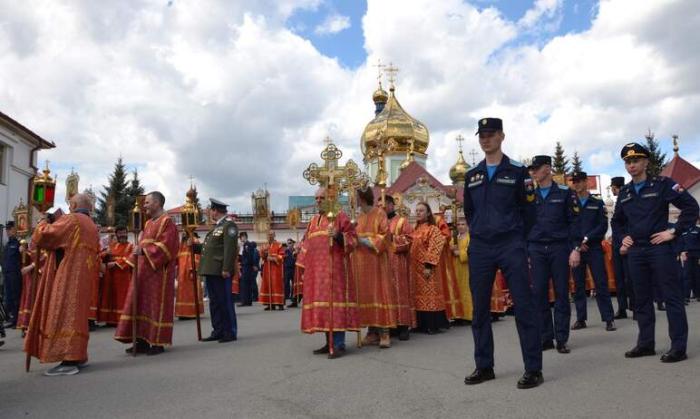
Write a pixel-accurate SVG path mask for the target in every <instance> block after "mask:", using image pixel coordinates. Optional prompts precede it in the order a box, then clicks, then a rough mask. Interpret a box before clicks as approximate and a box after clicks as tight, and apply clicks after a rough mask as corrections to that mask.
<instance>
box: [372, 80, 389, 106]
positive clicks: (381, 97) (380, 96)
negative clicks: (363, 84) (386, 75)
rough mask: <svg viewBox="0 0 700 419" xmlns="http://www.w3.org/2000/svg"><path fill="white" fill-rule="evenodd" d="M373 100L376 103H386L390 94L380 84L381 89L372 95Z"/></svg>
mask: <svg viewBox="0 0 700 419" xmlns="http://www.w3.org/2000/svg"><path fill="white" fill-rule="evenodd" d="M372 100H373V101H374V103H386V101H387V100H389V94H388V93H387V92H386V90H384V89H382V83H381V82H379V87H378V88H377V90H375V91H374V93H373V94H372Z"/></svg>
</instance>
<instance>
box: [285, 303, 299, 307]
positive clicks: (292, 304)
mask: <svg viewBox="0 0 700 419" xmlns="http://www.w3.org/2000/svg"><path fill="white" fill-rule="evenodd" d="M294 307H299V304H297V303H296V302H293V303H291V304H289V305H288V306H287V308H294Z"/></svg>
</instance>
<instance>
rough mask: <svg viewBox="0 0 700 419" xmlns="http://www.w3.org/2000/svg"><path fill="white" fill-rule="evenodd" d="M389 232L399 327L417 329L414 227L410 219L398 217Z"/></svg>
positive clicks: (390, 224) (392, 221) (391, 223)
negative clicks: (412, 269) (412, 254)
mask: <svg viewBox="0 0 700 419" xmlns="http://www.w3.org/2000/svg"><path fill="white" fill-rule="evenodd" d="M389 232H391V246H390V248H389V252H390V253H389V255H390V256H389V260H390V261H391V273H392V275H393V278H394V286H395V287H396V290H397V304H398V319H397V321H398V324H399V326H409V327H416V308H415V304H414V296H413V294H414V288H415V285H414V284H413V281H412V280H411V278H412V277H411V274H410V266H411V260H410V258H409V250H410V248H411V243H410V242H409V236H410V235H411V233H412V232H413V227H412V226H411V223H410V222H409V221H408V218H406V217H403V216H399V215H396V216H394V218H392V219H391V221H390V222H389Z"/></svg>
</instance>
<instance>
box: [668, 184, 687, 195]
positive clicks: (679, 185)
mask: <svg viewBox="0 0 700 419" xmlns="http://www.w3.org/2000/svg"><path fill="white" fill-rule="evenodd" d="M671 189H673V190H674V191H676V192H678V193H683V192H685V189H683V187H682V186H681V184H680V183H676V184H674V185H673V186H672V187H671Z"/></svg>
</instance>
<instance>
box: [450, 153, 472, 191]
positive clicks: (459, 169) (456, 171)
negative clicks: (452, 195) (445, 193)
mask: <svg viewBox="0 0 700 419" xmlns="http://www.w3.org/2000/svg"><path fill="white" fill-rule="evenodd" d="M469 169H470V166H469V164H467V162H466V161H465V160H464V155H462V150H459V155H458V157H457V163H455V164H454V165H453V166H452V167H451V168H450V179H452V184H453V185H456V184H458V183H460V182H464V177H465V176H466V175H467V172H468V171H469Z"/></svg>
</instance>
